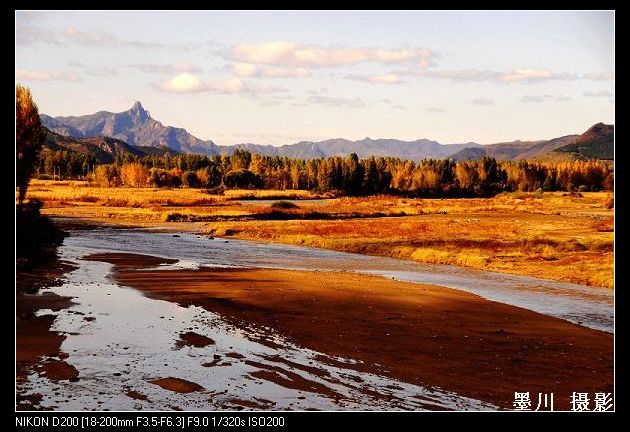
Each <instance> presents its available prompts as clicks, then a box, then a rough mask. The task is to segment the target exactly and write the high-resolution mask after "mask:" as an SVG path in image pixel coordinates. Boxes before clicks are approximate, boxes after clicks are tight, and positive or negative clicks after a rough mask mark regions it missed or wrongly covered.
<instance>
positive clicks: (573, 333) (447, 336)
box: [91, 253, 613, 410]
mask: <svg viewBox="0 0 630 432" xmlns="http://www.w3.org/2000/svg"><path fill="white" fill-rule="evenodd" d="M91 259H94V260H101V261H106V262H109V263H112V264H114V265H115V273H114V278H115V279H116V280H117V281H118V282H119V283H121V284H124V285H127V286H132V287H135V288H138V289H141V290H143V291H144V292H145V293H146V294H147V295H148V296H150V297H154V298H159V299H164V300H168V301H173V302H177V303H179V304H181V305H182V306H188V305H198V306H201V307H204V308H205V309H207V310H210V311H213V312H217V313H220V314H221V315H223V316H224V317H226V318H227V319H228V320H230V321H231V322H232V323H233V324H236V325H239V326H245V327H248V326H252V325H254V326H265V327H271V328H273V329H275V330H276V331H277V332H278V333H280V334H282V335H284V336H285V337H288V338H289V339H291V340H292V341H294V342H295V343H296V344H298V345H300V346H304V347H306V348H310V349H313V350H315V351H319V352H322V353H324V354H328V355H332V356H340V357H344V358H351V359H355V360H360V361H362V362H363V363H359V364H356V365H346V364H345V363H344V367H353V368H356V369H358V370H365V371H366V372H371V373H379V374H385V375H388V376H391V377H393V378H396V379H399V380H401V381H405V382H410V383H414V384H420V385H425V386H437V387H440V388H442V389H444V390H450V391H454V392H456V393H458V394H460V395H463V396H469V397H473V398H476V399H480V400H483V401H487V402H491V403H494V404H497V405H499V406H501V407H504V408H512V403H513V400H514V392H516V391H518V392H525V391H529V392H530V393H531V394H532V395H533V396H532V398H533V399H535V398H536V397H537V394H538V393H539V392H540V393H551V392H553V393H554V404H555V409H556V410H562V409H569V407H570V406H569V401H570V395H571V393H572V392H574V391H579V392H589V393H591V394H592V393H594V392H612V391H613V335H612V334H609V333H605V332H600V331H597V330H593V329H589V328H585V327H581V326H578V325H574V324H571V323H569V322H567V321H564V320H560V319H556V318H552V317H548V316H544V315H541V314H538V313H535V312H532V311H529V310H526V309H521V308H518V307H514V306H509V305H506V304H502V303H497V302H492V301H488V300H485V299H483V298H481V297H479V296H476V295H473V294H470V293H466V292H462V291H457V290H453V289H448V288H442V287H438V286H431V285H419V284H410V283H403V282H398V281H393V280H389V279H384V278H381V277H376V276H368V275H359V274H354V273H324V272H307V271H286V270H268V269H255V270H248V269H201V270H175V271H172V270H171V271H167V270H141V269H146V268H147V267H149V266H151V265H156V264H158V263H160V262H165V261H166V260H162V259H160V258H156V257H143V256H142V255H134V254H116V253H112V254H95V255H92V256H91ZM330 361H333V360H332V359H330ZM254 373H255V374H258V375H260V377H261V378H265V379H268V380H271V381H275V380H278V379H283V380H285V381H286V380H287V378H285V377H282V376H279V375H278V374H277V373H276V371H274V370H273V368H272V369H270V368H269V367H268V366H267V367H265V368H262V367H261V369H260V371H258V372H254ZM288 380H289V381H291V382H283V384H282V385H291V386H293V387H294V388H300V389H303V390H308V389H309V388H310V390H308V391H314V390H316V391H318V392H319V391H326V389H319V388H318V389H314V388H312V383H311V382H310V381H309V382H308V383H302V382H299V381H300V380H299V379H297V378H296V379H295V380H293V379H291V377H289V379H288ZM152 382H153V383H154V384H157V385H160V386H162V387H164V388H167V389H169V390H173V391H196V390H199V389H200V386H198V385H197V384H194V383H190V382H187V381H184V380H181V379H178V378H163V379H160V380H155V381H152ZM333 397H334V396H333ZM533 402H534V404H535V403H536V400H533Z"/></svg>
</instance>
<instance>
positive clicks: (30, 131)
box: [15, 84, 46, 208]
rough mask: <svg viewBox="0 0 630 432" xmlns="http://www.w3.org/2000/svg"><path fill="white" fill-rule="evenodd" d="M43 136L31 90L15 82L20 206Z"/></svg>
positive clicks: (44, 135)
mask: <svg viewBox="0 0 630 432" xmlns="http://www.w3.org/2000/svg"><path fill="white" fill-rule="evenodd" d="M45 137H46V134H45V132H44V129H43V128H42V124H41V122H40V120H39V113H38V111H37V105H35V102H33V98H32V96H31V91H30V90H29V89H28V88H27V87H23V86H21V85H20V84H17V85H16V86H15V182H16V184H17V187H18V190H19V192H18V201H19V206H20V208H22V204H23V203H24V198H25V197H26V191H27V189H28V185H29V183H30V181H31V176H32V174H33V170H34V168H35V165H36V163H37V162H38V154H39V151H40V150H41V148H42V142H43V141H44V138H45Z"/></svg>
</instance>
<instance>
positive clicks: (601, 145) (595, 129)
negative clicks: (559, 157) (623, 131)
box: [554, 123, 615, 160]
mask: <svg viewBox="0 0 630 432" xmlns="http://www.w3.org/2000/svg"><path fill="white" fill-rule="evenodd" d="M554 151H555V152H557V153H570V154H572V155H574V156H576V157H577V158H582V159H604V160H613V159H614V158H615V127H614V126H613V125H607V124H604V123H597V124H596V125H594V126H592V127H591V128H590V129H589V130H587V131H586V132H584V133H583V134H582V135H580V136H578V137H577V138H576V139H575V140H574V141H573V142H572V143H571V144H568V145H565V146H562V147H559V148H557V149H555V150H554Z"/></svg>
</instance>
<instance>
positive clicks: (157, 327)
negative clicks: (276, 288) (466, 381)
mask: <svg viewBox="0 0 630 432" xmlns="http://www.w3.org/2000/svg"><path fill="white" fill-rule="evenodd" d="M178 235H179V237H173V234H164V233H151V232H140V231H134V230H118V229H116V230H109V229H103V230H98V231H96V230H95V231H72V232H71V235H70V237H68V238H66V239H65V241H64V244H63V246H62V247H61V248H60V253H61V258H62V259H64V260H67V261H70V262H72V263H74V264H75V265H76V266H77V269H76V270H74V271H72V272H70V273H68V274H67V275H66V278H65V283H64V284H63V285H62V286H60V287H55V288H52V289H51V290H52V291H54V292H56V293H58V294H60V295H65V296H72V297H74V302H76V305H74V306H72V307H71V308H69V309H63V310H61V311H59V312H52V311H50V310H42V311H40V312H39V314H40V315H42V314H54V315H56V320H55V322H54V325H53V330H55V331H58V332H60V333H63V334H65V335H67V338H66V340H65V341H64V342H63V344H62V346H61V350H62V351H64V352H66V353H68V354H69V357H68V358H67V359H66V360H65V361H66V362H67V363H69V364H71V365H72V366H74V367H75V368H76V369H77V370H78V371H79V381H77V382H68V381H63V382H54V381H51V380H49V379H47V378H46V377H45V376H43V377H42V376H39V375H37V374H36V373H33V374H31V375H30V376H29V377H28V379H27V381H26V382H25V383H24V384H23V385H20V388H19V389H18V392H19V393H21V394H32V393H39V394H41V395H43V399H42V401H41V402H40V407H41V408H44V409H58V410H141V409H151V410H171V409H173V410H174V409H183V410H211V409H238V408H242V407H243V405H246V406H247V407H248V408H247V409H251V408H261V409H270V410H285V409H295V410H302V409H328V410H339V409H341V410H358V409H362V410H375V409H387V410H423V409H432V410H435V409H442V410H443V409H461V410H487V409H495V407H493V406H492V405H490V404H487V403H483V402H480V401H477V400H474V399H470V398H465V397H461V396H459V395H456V394H453V393H450V392H446V391H443V390H440V389H437V388H424V387H420V386H416V385H412V384H408V383H404V382H400V381H396V380H394V379H391V378H387V377H385V376H380V375H376V374H369V373H365V372H357V371H356V370H354V369H353V364H356V362H355V361H353V360H349V359H343V358H336V357H335V358H332V357H329V356H326V355H324V354H321V353H318V352H315V351H311V350H307V349H302V348H298V347H296V346H294V345H293V344H291V343H290V342H289V341H287V340H284V339H283V338H282V337H281V336H280V335H277V334H273V332H272V331H271V330H270V329H261V328H258V329H242V328H235V327H233V326H231V325H229V324H228V323H226V322H225V321H224V320H223V319H222V318H221V317H220V316H219V315H217V314H214V313H211V312H208V311H206V310H204V309H202V308H199V307H194V306H191V307H186V308H184V307H181V306H179V305H177V304H174V303H170V302H166V301H162V300H155V299H150V298H147V297H145V296H143V295H142V293H140V292H139V291H137V290H135V289H132V288H127V287H121V286H118V285H116V284H114V283H112V281H111V280H110V278H109V277H108V275H109V273H110V270H111V267H112V266H111V265H110V264H107V263H103V262H98V261H86V260H83V259H81V258H82V257H84V256H86V255H89V254H92V253H94V252H111V251H121V252H125V251H127V252H135V253H146V254H151V255H160V256H164V257H170V258H177V259H179V260H181V261H180V263H181V265H182V266H184V267H187V268H190V267H191V266H192V267H194V266H199V265H204V266H207V265H212V266H225V265H231V266H245V267H254V266H258V267H260V266H267V267H269V266H270V265H268V264H269V262H273V263H275V265H274V267H291V266H293V267H297V266H298V264H299V266H304V265H306V261H308V262H309V263H310V264H308V265H311V266H315V265H316V263H317V265H322V266H323V265H324V264H325V263H328V264H326V265H329V266H330V265H333V264H334V263H335V261H336V260H337V259H338V258H336V256H334V255H333V257H332V258H331V256H330V255H329V252H328V251H321V250H304V249H303V248H294V247H284V246H274V245H262V244H257V243H247V242H233V241H232V240H230V241H228V242H227V243H226V242H225V240H218V239H217V240H209V239H205V238H200V237H198V236H194V235H191V234H178ZM304 254H308V257H305V255H304ZM276 258H277V259H276ZM365 259H366V260H368V261H369V260H370V259H371V258H365ZM305 260H306V261H305ZM355 260H356V262H357V263H358V262H362V261H363V260H364V257H360V256H358V257H355ZM180 263H178V264H180ZM322 268H326V267H322ZM363 269H364V270H365V269H368V267H363ZM45 291H46V290H44V293H45ZM188 331H194V332H195V333H197V334H200V335H203V336H206V337H209V338H211V339H212V340H213V341H214V344H210V345H208V346H206V347H203V348H200V347H189V346H184V347H181V346H178V344H177V342H178V341H179V335H180V334H181V333H185V332H188ZM261 336H264V337H266V338H267V339H269V338H271V339H272V342H273V343H271V344H269V343H268V342H264V343H261V342H260V337H261ZM228 354H229V355H228ZM331 364H334V366H332V365H331ZM166 377H174V378H180V379H185V380H187V381H190V382H194V383H196V384H198V385H200V386H202V387H203V388H204V390H202V391H197V392H193V393H187V394H180V393H176V392H172V391H169V390H166V389H163V388H161V387H159V386H158V385H155V384H152V383H151V382H150V381H152V380H155V379H159V378H166ZM298 384H301V385H298ZM130 390H133V391H136V392H139V393H141V394H144V395H146V396H147V397H148V401H140V400H136V399H132V398H131V397H129V396H127V395H126V393H127V392H128V391H130Z"/></svg>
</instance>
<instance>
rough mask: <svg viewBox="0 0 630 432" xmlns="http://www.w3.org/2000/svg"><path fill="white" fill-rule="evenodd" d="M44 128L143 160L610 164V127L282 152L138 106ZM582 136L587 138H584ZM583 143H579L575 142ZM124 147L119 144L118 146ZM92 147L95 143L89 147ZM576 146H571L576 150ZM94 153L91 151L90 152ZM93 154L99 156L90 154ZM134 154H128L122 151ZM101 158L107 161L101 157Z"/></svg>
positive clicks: (328, 143)
mask: <svg viewBox="0 0 630 432" xmlns="http://www.w3.org/2000/svg"><path fill="white" fill-rule="evenodd" d="M40 117H41V120H42V124H43V125H44V126H45V127H47V128H48V129H49V130H50V131H52V132H54V133H56V134H58V135H60V136H65V137H72V138H75V139H76V140H75V141H80V142H81V143H82V145H83V146H84V147H85V148H84V150H85V149H87V148H88V147H89V146H88V147H86V146H87V145H88V144H90V143H89V142H88V141H86V139H90V138H95V137H100V140H103V139H104V138H103V137H111V138H114V139H117V140H119V141H120V142H118V143H117V144H116V145H114V144H112V143H113V142H109V144H108V143H107V142H106V141H101V142H100V145H97V147H98V148H99V149H100V150H101V151H105V153H107V154H114V153H115V152H116V151H122V150H120V148H119V149H118V150H115V149H114V148H112V149H111V151H107V150H105V149H104V147H108V146H110V145H114V147H116V146H118V147H120V146H121V145H122V144H128V145H130V146H132V147H134V148H137V149H141V150H140V151H142V152H143V154H163V153H164V152H165V151H173V152H177V153H196V154H203V155H207V156H212V155H220V154H227V155H229V154H232V153H233V152H234V151H235V150H236V149H242V150H247V151H249V152H251V153H258V154H262V155H268V156H288V157H292V158H302V159H312V158H322V157H330V156H347V155H349V154H351V153H356V154H357V155H358V156H359V157H361V158H365V157H369V156H391V157H398V158H401V159H409V160H416V161H417V160H420V159H425V158H436V159H443V158H447V157H452V158H453V159H454V160H473V159H479V158H481V157H484V156H491V157H494V158H496V159H499V160H520V159H538V160H558V159H560V160H565V159H574V158H587V159H588V158H594V157H598V158H612V157H613V156H614V155H613V150H612V147H613V146H612V140H613V138H612V137H613V134H614V131H613V127H612V126H607V125H604V124H602V123H599V124H598V125H595V126H593V127H592V128H591V129H589V131H587V132H586V133H585V134H583V135H581V136H580V135H566V136H563V137H559V138H553V139H550V140H540V141H518V140H517V141H511V142H503V143H497V144H489V145H481V144H477V143H474V142H469V143H466V144H441V143H439V142H437V141H432V140H429V139H418V140H414V141H403V140H397V139H370V138H364V139H362V140H357V141H351V140H347V139H344V138H335V139H329V140H324V141H318V142H313V141H301V142H298V143H295V144H288V145H283V146H271V145H262V144H252V143H247V144H236V145H232V146H219V145H216V144H215V143H214V142H212V141H210V140H202V139H199V138H197V137H195V136H193V135H191V134H190V133H188V132H187V131H186V130H185V129H182V128H177V127H172V126H164V125H163V124H162V123H160V122H159V121H157V120H155V119H153V118H152V117H151V116H150V114H149V112H148V111H147V110H145V109H144V108H143V107H142V104H141V103H140V102H136V103H134V105H133V106H132V107H131V108H130V109H128V110H127V111H123V112H120V113H111V112H108V111H99V112H97V113H94V114H90V115H85V116H76V117H73V116H70V117H50V116H48V115H46V114H42V115H40ZM584 135H587V136H586V137H585V136H584ZM579 137H582V138H580V139H581V141H578V138H579ZM121 143H122V144H121ZM92 144H95V143H92ZM574 144H575V145H574ZM571 145H573V146H571ZM89 148H92V147H89ZM94 150H95V151H96V152H98V151H99V150H97V149H94ZM126 151H129V152H130V153H133V151H131V150H126ZM99 154H100V156H99V157H106V156H105V154H103V153H99Z"/></svg>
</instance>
